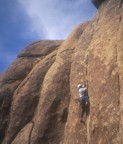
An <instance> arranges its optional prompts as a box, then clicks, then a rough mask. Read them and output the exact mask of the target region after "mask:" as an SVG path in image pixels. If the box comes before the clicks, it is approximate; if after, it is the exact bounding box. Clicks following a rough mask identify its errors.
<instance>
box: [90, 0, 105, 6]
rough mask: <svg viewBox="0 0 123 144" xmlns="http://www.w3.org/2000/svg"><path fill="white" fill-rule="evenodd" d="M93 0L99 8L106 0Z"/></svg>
mask: <svg viewBox="0 0 123 144" xmlns="http://www.w3.org/2000/svg"><path fill="white" fill-rule="evenodd" d="M91 1H92V3H93V4H94V5H95V7H96V8H99V6H100V5H101V3H102V2H104V1H105V0H91Z"/></svg>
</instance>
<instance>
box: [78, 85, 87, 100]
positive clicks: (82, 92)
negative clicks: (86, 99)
mask: <svg viewBox="0 0 123 144" xmlns="http://www.w3.org/2000/svg"><path fill="white" fill-rule="evenodd" d="M86 90H87V88H86V87H84V88H80V89H79V97H80V98H81V97H83V96H84V92H85V91H86Z"/></svg>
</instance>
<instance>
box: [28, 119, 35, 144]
mask: <svg viewBox="0 0 123 144" xmlns="http://www.w3.org/2000/svg"><path fill="white" fill-rule="evenodd" d="M33 128H34V122H33V121H32V128H31V130H30V134H29V144H31V136H32V132H33Z"/></svg>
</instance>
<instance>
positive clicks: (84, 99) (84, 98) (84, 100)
mask: <svg viewBox="0 0 123 144" xmlns="http://www.w3.org/2000/svg"><path fill="white" fill-rule="evenodd" d="M77 87H78V92H79V99H78V101H79V102H80V107H81V120H80V121H81V122H83V116H84V114H85V113H86V115H88V114H89V96H88V83H87V81H86V82H85V83H83V84H78V86H77Z"/></svg>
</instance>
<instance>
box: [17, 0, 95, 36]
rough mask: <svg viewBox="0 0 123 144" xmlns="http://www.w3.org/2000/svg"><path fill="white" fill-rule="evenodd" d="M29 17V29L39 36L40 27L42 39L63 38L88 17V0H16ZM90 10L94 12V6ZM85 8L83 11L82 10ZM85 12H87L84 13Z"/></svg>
mask: <svg viewBox="0 0 123 144" xmlns="http://www.w3.org/2000/svg"><path fill="white" fill-rule="evenodd" d="M18 1H19V3H20V4H21V5H22V6H23V7H24V8H25V12H26V14H27V15H28V16H29V17H30V18H31V30H32V31H33V32H36V33H37V34H38V36H39V38H40V37H41V35H42V33H41V32H42V29H43V32H44V33H45V37H44V39H65V38H66V36H67V35H68V34H69V33H70V31H71V29H72V28H73V27H74V26H75V25H76V24H78V23H80V22H82V21H84V20H85V19H88V18H89V17H90V15H91V14H89V15H88V12H89V8H90V7H89V8H85V7H87V6H90V5H88V3H89V1H90V0H62V1H61V0H18ZM91 9H93V10H92V11H93V12H94V8H91ZM84 10H85V11H84ZM86 13H87V14H86Z"/></svg>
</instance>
